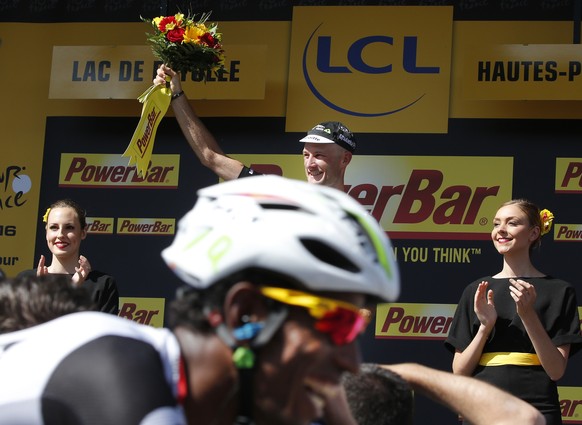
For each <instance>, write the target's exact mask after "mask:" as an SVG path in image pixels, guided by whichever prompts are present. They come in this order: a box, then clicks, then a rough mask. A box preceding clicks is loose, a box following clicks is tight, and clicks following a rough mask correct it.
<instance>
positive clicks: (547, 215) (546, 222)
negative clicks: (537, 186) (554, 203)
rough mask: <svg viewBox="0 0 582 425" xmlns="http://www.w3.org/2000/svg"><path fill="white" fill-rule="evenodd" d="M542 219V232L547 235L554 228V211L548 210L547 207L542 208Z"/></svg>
mask: <svg viewBox="0 0 582 425" xmlns="http://www.w3.org/2000/svg"><path fill="white" fill-rule="evenodd" d="M540 219H541V221H542V228H541V234H542V235H545V234H546V233H548V232H549V231H550V229H551V228H552V223H553V221H554V214H552V212H551V211H550V210H546V209H544V210H541V211H540Z"/></svg>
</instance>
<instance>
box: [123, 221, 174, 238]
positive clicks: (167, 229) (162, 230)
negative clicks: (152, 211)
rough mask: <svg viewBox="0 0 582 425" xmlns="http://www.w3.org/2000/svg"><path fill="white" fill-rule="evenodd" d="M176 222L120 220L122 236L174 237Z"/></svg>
mask: <svg viewBox="0 0 582 425" xmlns="http://www.w3.org/2000/svg"><path fill="white" fill-rule="evenodd" d="M175 228H176V220H175V219H173V218H119V219H118V220H117V233H118V234H120V235H173V234H174V231H175Z"/></svg>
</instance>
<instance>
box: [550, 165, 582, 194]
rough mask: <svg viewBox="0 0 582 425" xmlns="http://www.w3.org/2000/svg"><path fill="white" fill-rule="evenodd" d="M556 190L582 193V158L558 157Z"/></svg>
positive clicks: (557, 191)
mask: <svg viewBox="0 0 582 425" xmlns="http://www.w3.org/2000/svg"><path fill="white" fill-rule="evenodd" d="M555 191H556V193H580V194H582V158H556V184H555Z"/></svg>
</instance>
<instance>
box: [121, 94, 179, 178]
mask: <svg viewBox="0 0 582 425" xmlns="http://www.w3.org/2000/svg"><path fill="white" fill-rule="evenodd" d="M138 100H139V101H140V102H141V103H143V108H142V110H141V118H140V121H139V123H138V124H137V128H136V129H135V132H134V133H133V137H132V138H131V141H130V142H129V146H127V149H126V150H125V152H124V153H123V155H122V156H129V157H130V158H129V165H134V164H135V165H136V168H137V172H138V175H140V176H144V175H145V174H146V171H147V169H148V167H149V164H150V160H151V157H152V151H153V149H154V140H155V138H156V131H157V130H158V125H159V124H160V121H161V120H162V118H163V117H164V115H165V114H166V111H167V110H168V107H169V106H170V102H171V100H172V92H171V91H170V89H169V88H166V87H164V86H163V85H153V86H151V87H150V88H148V89H147V90H146V91H145V92H144V93H143V94H142V95H141V96H140V97H139V98H138Z"/></svg>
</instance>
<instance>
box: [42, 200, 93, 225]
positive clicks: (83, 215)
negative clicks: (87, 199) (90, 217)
mask: <svg viewBox="0 0 582 425" xmlns="http://www.w3.org/2000/svg"><path fill="white" fill-rule="evenodd" d="M49 208H50V209H51V210H52V209H53V208H72V209H73V210H75V212H76V213H77V217H78V218H79V223H80V224H81V229H85V228H86V227H87V211H85V209H83V208H82V207H81V206H80V205H79V204H77V203H76V202H75V201H73V200H72V199H60V200H58V201H55V202H53V203H52V204H51V205H50V207H49Z"/></svg>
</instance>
